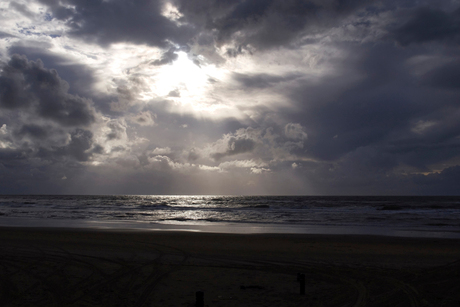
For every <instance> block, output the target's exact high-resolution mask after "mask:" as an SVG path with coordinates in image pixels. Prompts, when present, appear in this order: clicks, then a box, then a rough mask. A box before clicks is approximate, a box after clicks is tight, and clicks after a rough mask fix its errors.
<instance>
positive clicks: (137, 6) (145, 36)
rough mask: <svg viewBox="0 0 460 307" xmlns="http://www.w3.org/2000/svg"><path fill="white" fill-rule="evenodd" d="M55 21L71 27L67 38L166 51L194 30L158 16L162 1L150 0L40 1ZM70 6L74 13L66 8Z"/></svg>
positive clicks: (188, 36)
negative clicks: (157, 48)
mask: <svg viewBox="0 0 460 307" xmlns="http://www.w3.org/2000/svg"><path fill="white" fill-rule="evenodd" d="M41 2H42V3H44V4H47V5H48V6H49V8H50V10H51V12H52V15H53V17H54V18H57V19H60V20H63V21H65V22H66V24H67V25H68V26H69V27H70V29H71V30H70V32H69V34H70V35H73V36H76V37H81V38H84V39H89V40H92V41H95V42H97V43H99V44H103V45H106V44H111V43H116V42H132V43H136V44H149V45H154V46H160V47H166V46H168V45H169V43H168V41H172V42H173V43H178V44H180V45H183V44H186V43H187V42H188V40H189V39H190V38H191V37H192V36H193V34H194V29H193V28H192V27H190V26H186V25H182V26H180V25H177V24H176V23H174V22H173V21H171V20H169V19H168V18H166V17H164V16H163V15H161V11H162V5H163V1H151V0H136V1H134V0H113V1H102V0H95V1H85V0H67V1H56V0H41ZM64 4H65V5H70V6H73V7H74V9H70V8H67V7H66V6H65V5H64Z"/></svg>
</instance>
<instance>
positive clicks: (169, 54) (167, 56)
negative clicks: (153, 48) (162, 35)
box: [150, 48, 179, 66]
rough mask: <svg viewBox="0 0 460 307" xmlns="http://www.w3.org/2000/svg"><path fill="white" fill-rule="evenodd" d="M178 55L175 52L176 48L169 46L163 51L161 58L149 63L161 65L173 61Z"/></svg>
mask: <svg viewBox="0 0 460 307" xmlns="http://www.w3.org/2000/svg"><path fill="white" fill-rule="evenodd" d="M178 57H179V56H178V55H177V53H176V48H169V50H168V51H166V52H165V53H163V55H162V57H161V59H159V60H155V61H153V62H151V63H150V64H151V65H155V66H161V65H166V64H170V63H172V62H174V61H175V60H177V58H178Z"/></svg>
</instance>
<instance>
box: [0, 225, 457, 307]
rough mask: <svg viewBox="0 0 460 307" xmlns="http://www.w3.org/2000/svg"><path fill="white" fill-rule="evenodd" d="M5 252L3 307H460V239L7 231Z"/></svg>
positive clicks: (0, 265) (1, 233)
mask: <svg viewBox="0 0 460 307" xmlns="http://www.w3.org/2000/svg"><path fill="white" fill-rule="evenodd" d="M0 247H1V249H0V260H1V261H0V274H1V275H0V276H1V280H0V287H1V288H0V290H1V292H0V295H1V296H0V302H1V304H0V305H1V306H195V293H196V291H203V292H204V305H205V306H459V305H460V261H458V260H459V259H460V240H458V239H427V238H423V239H422V238H420V239H419V238H397V237H379V236H351V235H347V236H340V235H297V234H253V235H241V234H238V235H233V234H212V233H193V232H162V231H132V230H125V231H122V230H96V229H58V228H53V229H52V228H13V227H12V228H7V227H3V228H2V227H0ZM297 273H303V274H305V281H306V283H305V284H306V285H305V295H300V293H299V292H300V284H299V282H298V281H297Z"/></svg>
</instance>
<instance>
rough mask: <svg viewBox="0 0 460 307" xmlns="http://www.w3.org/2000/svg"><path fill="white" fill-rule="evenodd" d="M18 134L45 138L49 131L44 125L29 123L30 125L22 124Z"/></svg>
mask: <svg viewBox="0 0 460 307" xmlns="http://www.w3.org/2000/svg"><path fill="white" fill-rule="evenodd" d="M18 134H19V135H20V136H23V135H29V136H31V137H33V138H35V139H41V140H43V139H45V138H46V137H47V136H48V135H49V131H48V129H47V128H45V127H40V126H38V125H34V124H30V125H27V124H26V125H24V126H22V127H21V129H20V130H19V132H18Z"/></svg>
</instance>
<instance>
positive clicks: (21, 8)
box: [10, 1, 34, 18]
mask: <svg viewBox="0 0 460 307" xmlns="http://www.w3.org/2000/svg"><path fill="white" fill-rule="evenodd" d="M10 8H12V9H14V10H16V11H18V12H20V13H22V14H23V15H24V16H27V17H29V18H32V17H33V16H34V14H33V13H32V12H31V11H30V10H29V9H28V8H27V6H25V5H24V4H20V3H17V2H13V1H12V2H10Z"/></svg>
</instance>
